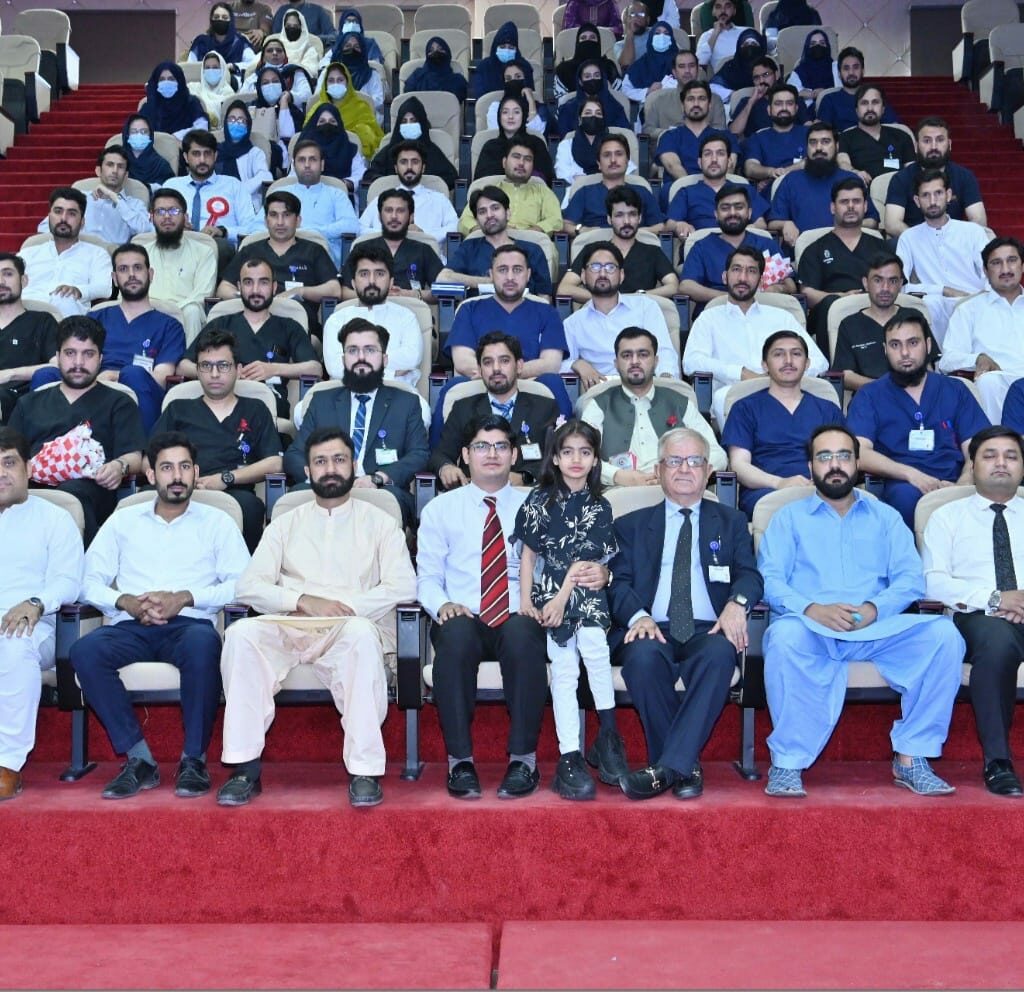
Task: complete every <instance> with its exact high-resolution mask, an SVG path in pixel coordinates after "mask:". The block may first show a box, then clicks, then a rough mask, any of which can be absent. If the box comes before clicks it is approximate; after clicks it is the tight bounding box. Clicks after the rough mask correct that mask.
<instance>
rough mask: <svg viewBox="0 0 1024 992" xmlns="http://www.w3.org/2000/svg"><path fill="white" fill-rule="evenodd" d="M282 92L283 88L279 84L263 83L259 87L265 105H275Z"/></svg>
mask: <svg viewBox="0 0 1024 992" xmlns="http://www.w3.org/2000/svg"><path fill="white" fill-rule="evenodd" d="M283 92H284V87H283V86H281V84H280V83H264V84H263V85H262V86H261V87H260V93H262V94H263V99H264V100H266V101H267V103H277V101H278V100H280V99H281V94H282V93H283Z"/></svg>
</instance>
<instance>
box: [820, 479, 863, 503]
mask: <svg viewBox="0 0 1024 992" xmlns="http://www.w3.org/2000/svg"><path fill="white" fill-rule="evenodd" d="M856 481H857V479H856V477H855V476H844V477H843V481H842V482H828V481H826V480H825V479H819V478H818V476H814V488H815V489H817V490H818V492H819V493H821V495H822V496H825V497H827V498H828V499H843V498H844V497H846V496H849V495H850V493H852V492H853V485H854V483H855V482H856Z"/></svg>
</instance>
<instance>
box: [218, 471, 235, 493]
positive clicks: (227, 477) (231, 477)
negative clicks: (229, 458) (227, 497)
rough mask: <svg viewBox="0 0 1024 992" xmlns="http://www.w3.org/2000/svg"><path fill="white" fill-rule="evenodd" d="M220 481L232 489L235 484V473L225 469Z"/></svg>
mask: <svg viewBox="0 0 1024 992" xmlns="http://www.w3.org/2000/svg"><path fill="white" fill-rule="evenodd" d="M220 481H221V482H223V483H224V485H225V486H227V487H228V488H229V489H230V488H231V487H232V486H233V485H234V484H235V473H234V472H232V471H231V469H229V468H226V469H224V471H223V472H221V474H220Z"/></svg>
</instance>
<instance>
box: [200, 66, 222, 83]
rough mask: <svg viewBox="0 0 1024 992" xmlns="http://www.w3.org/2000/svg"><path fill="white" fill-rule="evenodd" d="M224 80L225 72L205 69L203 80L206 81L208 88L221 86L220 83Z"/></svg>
mask: <svg viewBox="0 0 1024 992" xmlns="http://www.w3.org/2000/svg"><path fill="white" fill-rule="evenodd" d="M223 78H224V72H223V70H221V69H204V70H203V79H204V80H205V81H206V85H207V86H220V81H221V80H222V79H223Z"/></svg>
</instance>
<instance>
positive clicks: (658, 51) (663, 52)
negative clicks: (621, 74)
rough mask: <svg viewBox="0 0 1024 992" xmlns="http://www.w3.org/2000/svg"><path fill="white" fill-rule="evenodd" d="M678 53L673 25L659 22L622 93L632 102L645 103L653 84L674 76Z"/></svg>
mask: <svg viewBox="0 0 1024 992" xmlns="http://www.w3.org/2000/svg"><path fill="white" fill-rule="evenodd" d="M678 51H679V46H678V45H677V44H676V36H675V35H674V34H673V33H672V25H671V24H669V23H668V21H658V22H657V23H656V24H655V25H654V27H652V28H651V34H650V37H649V38H648V39H647V51H646V52H645V53H644V54H643V55H641V56H640V58H638V59H637V60H636V61H635V62H634V63H633V64H632V65H631V66H630V67H629V70H628V71H627V72H626V76H625V78H624V79H623V80H622V92H623V93H625V94H626V96H628V97H629V98H630V100H636V101H638V102H639V103H643V102H644V100H645V99H646V97H647V90H648V89H649V88H650V86H651V84H652V83H660V82H661V81H662V80H663V79H664V78H665V77H666V76H671V75H672V65H673V62H674V61H675V57H676V52H678Z"/></svg>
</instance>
